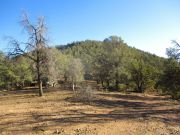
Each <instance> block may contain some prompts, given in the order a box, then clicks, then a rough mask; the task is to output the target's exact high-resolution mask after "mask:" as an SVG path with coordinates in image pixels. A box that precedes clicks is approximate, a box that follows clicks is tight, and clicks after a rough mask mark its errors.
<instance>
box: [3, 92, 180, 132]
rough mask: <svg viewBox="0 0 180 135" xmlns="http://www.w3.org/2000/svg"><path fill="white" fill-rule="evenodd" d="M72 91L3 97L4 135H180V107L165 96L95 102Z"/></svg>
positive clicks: (110, 96) (105, 96)
mask: <svg viewBox="0 0 180 135" xmlns="http://www.w3.org/2000/svg"><path fill="white" fill-rule="evenodd" d="M72 95H73V93H72V92H71V91H66V90H61V89H49V90H46V91H45V94H44V96H43V97H38V96H37V93H35V92H34V90H33V89H29V90H19V91H11V92H1V93H0V134H2V135H4V134H12V135H26V134H28V135H29V134H42V135H44V134H47V135H49V134H60V135H172V134H173V135H180V102H179V101H173V100H170V99H168V98H166V97H163V96H150V95H143V94H122V93H103V92H96V98H94V99H92V100H91V102H80V101H76V100H74V99H73V98H72Z"/></svg>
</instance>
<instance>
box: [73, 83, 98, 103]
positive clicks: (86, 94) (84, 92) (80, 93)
mask: <svg viewBox="0 0 180 135" xmlns="http://www.w3.org/2000/svg"><path fill="white" fill-rule="evenodd" d="M94 98H95V94H94V91H93V89H92V88H91V87H90V86H87V87H81V88H80V89H79V90H77V91H75V93H74V99H75V100H76V101H80V102H88V103H90V102H91V101H92V100H93V99H94Z"/></svg>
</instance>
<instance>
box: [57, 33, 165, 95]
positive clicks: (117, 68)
mask: <svg viewBox="0 0 180 135" xmlns="http://www.w3.org/2000/svg"><path fill="white" fill-rule="evenodd" d="M56 48H57V49H59V50H61V51H62V52H63V53H64V54H66V55H72V56H73V57H75V58H79V59H81V60H82V63H83V64H84V67H85V75H86V79H93V80H96V81H97V82H98V83H101V84H102V85H103V87H106V88H118V89H124V88H125V89H134V88H135V89H136V90H137V91H139V92H142V91H144V90H146V89H155V88H157V87H158V83H159V78H160V76H161V74H162V73H163V71H164V68H165V62H166V61H167V59H165V58H162V57H158V56H156V55H154V54H150V53H148V52H144V51H142V50H139V49H136V48H134V47H130V46H128V45H127V44H126V43H125V42H124V41H123V40H122V39H121V38H120V37H117V36H111V37H109V38H106V39H105V40H104V41H95V40H86V41H80V42H73V43H71V44H67V45H63V46H56ZM132 87H133V88H132Z"/></svg>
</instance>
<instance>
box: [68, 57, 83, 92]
mask: <svg viewBox="0 0 180 135" xmlns="http://www.w3.org/2000/svg"><path fill="white" fill-rule="evenodd" d="M66 76H67V77H68V79H69V81H70V82H71V86H72V90H73V91H74V90H75V86H76V84H77V82H81V81H82V80H83V79H84V66H83V64H82V62H81V60H80V59H74V58H72V59H71V60H70V63H69V65H68V68H67V70H66Z"/></svg>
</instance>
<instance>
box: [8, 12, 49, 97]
mask: <svg viewBox="0 0 180 135" xmlns="http://www.w3.org/2000/svg"><path fill="white" fill-rule="evenodd" d="M21 25H22V26H23V28H24V29H25V30H26V31H27V33H28V36H29V38H28V41H27V42H19V41H17V40H15V39H11V40H10V44H11V45H12V49H11V50H10V51H9V56H17V55H23V56H25V57H27V58H29V59H31V60H32V61H33V63H34V65H35V69H36V74H37V82H38V87H39V96H42V95H43V89H42V81H41V77H42V73H43V72H42V71H43V69H44V67H45V63H46V56H47V55H46V49H47V40H46V38H45V37H46V32H47V27H46V25H45V23H44V17H40V18H38V22H37V24H36V25H34V24H32V23H31V22H30V21H29V18H28V17H27V15H26V14H23V18H22V20H21Z"/></svg>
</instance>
